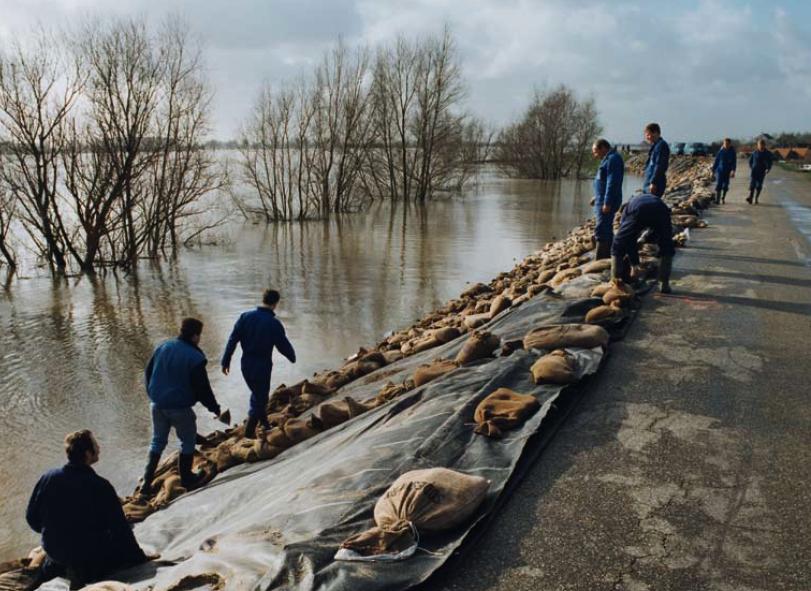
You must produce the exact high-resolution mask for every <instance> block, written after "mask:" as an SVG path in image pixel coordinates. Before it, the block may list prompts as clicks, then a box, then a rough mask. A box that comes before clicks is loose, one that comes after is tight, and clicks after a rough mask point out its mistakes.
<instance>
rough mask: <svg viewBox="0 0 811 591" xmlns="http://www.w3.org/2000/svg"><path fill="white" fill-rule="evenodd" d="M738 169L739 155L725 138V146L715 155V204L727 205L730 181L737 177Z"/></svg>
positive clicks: (713, 169) (713, 167) (713, 168)
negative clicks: (736, 170) (736, 171)
mask: <svg viewBox="0 0 811 591" xmlns="http://www.w3.org/2000/svg"><path fill="white" fill-rule="evenodd" d="M737 168H738V155H737V154H736V153H735V148H734V147H733V146H732V140H731V139H729V138H728V137H725V138H724V144H723V146H721V149H720V150H718V153H717V154H716V155H715V162H714V163H713V165H712V173H713V174H714V175H715V203H716V204H721V203H726V198H727V191H729V179H730V178H734V177H735V169H737Z"/></svg>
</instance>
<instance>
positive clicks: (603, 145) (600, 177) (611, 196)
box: [591, 138, 625, 260]
mask: <svg viewBox="0 0 811 591" xmlns="http://www.w3.org/2000/svg"><path fill="white" fill-rule="evenodd" d="M591 153H592V155H593V156H594V157H595V158H599V159H600V166H599V167H598V168H597V174H596V175H595V176H594V221H595V226H594V240H595V241H596V242H597V252H596V254H595V256H594V258H595V260H599V259H607V258H609V257H610V256H611V242H612V241H613V240H614V227H613V226H614V215H615V214H616V213H617V210H618V209H619V208H620V205H622V180H623V177H624V175H625V163H624V162H623V161H622V156H620V155H619V154H618V153H617V151H616V150H615V149H614V148H612V147H611V144H609V143H608V140H605V139H603V138H600V139H598V140H597V141H596V142H594V145H593V146H592V147H591Z"/></svg>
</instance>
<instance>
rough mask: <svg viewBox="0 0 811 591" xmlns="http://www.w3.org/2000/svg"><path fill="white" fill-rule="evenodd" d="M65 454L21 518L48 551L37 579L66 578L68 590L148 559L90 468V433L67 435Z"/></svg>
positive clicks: (109, 490)
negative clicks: (35, 533)
mask: <svg viewBox="0 0 811 591" xmlns="http://www.w3.org/2000/svg"><path fill="white" fill-rule="evenodd" d="M65 452H66V453H67V456H68V463H67V464H65V465H64V466H62V467H61V468H57V469H55V470H51V471H50V472H47V473H46V474H45V475H44V476H42V478H40V479H39V482H37V485H36V488H34V492H33V494H32V495H31V500H30V501H29V502H28V511H27V512H26V514H25V518H26V520H27V521H28V525H30V526H31V529H33V530H34V531H35V532H38V533H41V534H42V548H43V549H44V550H45V552H46V554H47V556H46V558H45V560H44V561H43V563H42V566H41V567H40V571H39V573H38V579H39V583H43V582H45V581H48V580H50V579H53V578H56V577H67V578H69V579H70V581H71V588H72V589H78V588H79V587H82V586H84V585H85V584H87V583H91V582H93V581H99V580H102V579H105V578H107V577H108V576H109V575H110V574H111V573H112V572H114V571H117V570H121V569H123V568H128V567H130V566H134V565H136V564H141V563H142V562H146V561H147V560H148V557H147V556H146V555H145V554H144V552H143V550H141V548H140V546H138V542H137V541H136V540H135V536H134V535H133V533H132V530H131V529H130V526H129V524H128V523H127V520H126V518H125V517H124V511H123V510H122V509H121V502H120V501H119V500H118V495H117V494H116V492H115V489H114V488H113V485H111V484H110V483H109V482H108V481H107V480H105V479H104V478H102V477H101V476H99V475H98V474H96V473H95V471H93V468H91V467H90V466H91V465H93V464H95V463H96V462H97V461H98V460H99V444H98V443H97V442H96V439H95V438H94V437H93V434H92V433H91V432H90V431H87V430H83V431H77V432H75V433H71V434H69V435H68V436H67V437H65Z"/></svg>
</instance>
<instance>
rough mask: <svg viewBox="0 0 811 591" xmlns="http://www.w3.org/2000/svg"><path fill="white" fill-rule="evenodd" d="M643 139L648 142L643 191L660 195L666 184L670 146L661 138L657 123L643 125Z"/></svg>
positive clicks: (663, 191) (662, 193) (660, 130)
mask: <svg viewBox="0 0 811 591" xmlns="http://www.w3.org/2000/svg"><path fill="white" fill-rule="evenodd" d="M645 141H646V142H648V143H649V144H650V150H649V151H648V160H647V161H646V162H645V183H644V185H643V186H642V191H643V192H644V193H651V194H653V195H656V196H657V197H661V196H662V195H664V193H665V186H666V185H667V167H668V165H669V164H670V146H668V145H667V142H666V141H665V140H664V139H662V129H661V127H659V124H658V123H648V124H647V125H646V126H645Z"/></svg>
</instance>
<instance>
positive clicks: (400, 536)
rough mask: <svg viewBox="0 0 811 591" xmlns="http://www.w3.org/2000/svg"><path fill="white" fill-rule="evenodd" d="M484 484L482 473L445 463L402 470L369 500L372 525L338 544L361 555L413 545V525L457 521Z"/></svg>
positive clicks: (440, 526)
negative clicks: (372, 501)
mask: <svg viewBox="0 0 811 591" xmlns="http://www.w3.org/2000/svg"><path fill="white" fill-rule="evenodd" d="M489 486H490V482H489V481H488V480H487V479H485V478H482V477H480V476H470V475H467V474H462V473H461V472H455V471H453V470H448V469H447V468H428V469H424V470H412V471H411V472H406V473H405V474H403V475H401V476H400V477H399V478H398V479H397V480H395V481H394V483H393V484H392V485H391V486H390V487H389V488H388V490H387V491H386V492H385V493H384V494H383V496H382V497H380V499H378V501H377V503H376V504H375V508H374V520H375V524H376V527H373V528H371V529H369V530H367V531H365V532H362V533H359V534H356V535H354V536H352V537H350V538H349V539H347V540H345V541H344V542H343V543H342V544H341V548H342V549H344V550H351V551H353V552H355V553H357V554H359V555H361V556H363V555H380V554H385V553H389V552H392V551H400V550H401V549H402V548H405V547H407V546H409V545H410V546H412V548H413V547H415V546H416V540H415V538H414V530H416V532H417V533H418V534H419V535H420V536H422V535H424V534H431V533H437V532H442V531H447V530H450V529H453V528H454V527H457V526H459V525H461V524H462V523H464V522H465V521H467V520H468V519H469V518H470V517H471V515H473V513H474V512H475V511H476V509H478V507H479V505H481V503H482V501H484V499H485V496H486V495H487V489H488V488H489ZM340 555H341V552H340V551H339V554H338V555H337V556H336V557H337V558H340V557H341V556H340Z"/></svg>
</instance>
